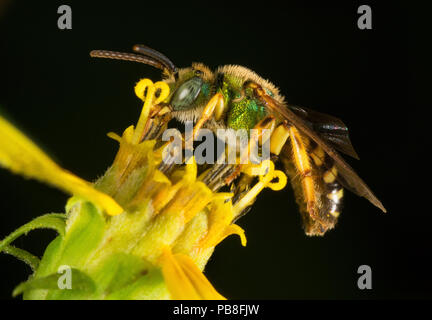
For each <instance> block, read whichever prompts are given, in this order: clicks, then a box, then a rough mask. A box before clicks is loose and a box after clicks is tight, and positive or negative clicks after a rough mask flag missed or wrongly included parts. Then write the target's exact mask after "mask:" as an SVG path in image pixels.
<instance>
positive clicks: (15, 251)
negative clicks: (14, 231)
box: [3, 245, 40, 272]
mask: <svg viewBox="0 0 432 320" xmlns="http://www.w3.org/2000/svg"><path fill="white" fill-rule="evenodd" d="M3 252H4V253H6V254H10V255H11V256H14V257H15V258H17V259H19V260H21V261H23V262H25V263H26V264H28V265H29V266H30V268H31V269H32V271H33V272H35V271H36V270H37V269H38V267H39V264H40V260H39V258H38V257H36V256H34V255H32V254H31V253H29V252H27V251H25V250H23V249H20V248H16V247H14V246H10V245H8V246H4V247H3Z"/></svg>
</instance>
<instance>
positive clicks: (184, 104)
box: [171, 77, 203, 111]
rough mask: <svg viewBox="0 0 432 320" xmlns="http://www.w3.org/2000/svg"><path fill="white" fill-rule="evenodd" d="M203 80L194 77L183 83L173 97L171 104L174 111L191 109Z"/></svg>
mask: <svg viewBox="0 0 432 320" xmlns="http://www.w3.org/2000/svg"><path fill="white" fill-rule="evenodd" d="M202 85H203V80H202V79H201V78H199V77H193V78H191V79H189V80H187V81H185V82H184V83H182V84H181V85H180V86H179V87H178V88H177V90H176V91H175V92H174V95H173V96H172V98H171V106H172V108H173V109H174V111H180V110H189V109H191V108H193V103H194V102H195V100H196V99H197V98H198V95H199V93H200V92H201V87H202Z"/></svg>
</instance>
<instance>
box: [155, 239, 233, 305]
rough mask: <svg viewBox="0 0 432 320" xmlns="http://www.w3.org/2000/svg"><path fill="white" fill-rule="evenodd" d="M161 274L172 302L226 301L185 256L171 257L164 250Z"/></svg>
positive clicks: (168, 251)
mask: <svg viewBox="0 0 432 320" xmlns="http://www.w3.org/2000/svg"><path fill="white" fill-rule="evenodd" d="M162 273H163V276H164V279H165V283H166V285H167V287H168V290H169V291H170V293H171V298H172V299H174V300H226V299H225V298H224V297H223V296H222V295H220V294H219V293H218V292H217V291H216V289H215V288H214V287H213V286H212V284H211V283H210V282H209V281H208V280H207V278H206V277H205V276H204V274H203V273H202V272H201V270H200V269H199V268H198V267H197V266H196V265H195V263H194V262H193V260H192V259H191V258H189V257H188V256H187V255H184V254H175V255H173V254H172V253H171V250H170V249H169V248H165V249H164V252H163V254H162Z"/></svg>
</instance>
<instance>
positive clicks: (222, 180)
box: [0, 79, 286, 299]
mask: <svg viewBox="0 0 432 320" xmlns="http://www.w3.org/2000/svg"><path fill="white" fill-rule="evenodd" d="M135 92H136V94H137V96H138V97H139V98H140V99H142V100H143V102H144V106H143V109H142V113H141V116H140V119H139V121H138V123H137V125H136V126H135V127H134V126H130V127H128V128H127V129H126V130H125V131H124V132H123V134H122V135H121V136H119V135H117V134H114V133H109V134H108V136H109V137H111V138H112V139H114V140H116V141H117V142H118V143H119V151H118V153H117V155H116V157H115V159H114V162H113V164H112V166H111V167H110V168H109V169H108V170H107V172H106V173H105V174H104V175H103V176H102V177H101V178H100V179H98V180H97V181H96V182H95V183H90V182H87V181H84V180H82V179H80V178H78V177H77V176H75V175H73V174H72V173H70V172H68V171H66V170H64V169H62V168H61V167H59V166H58V165H57V164H55V163H54V162H53V161H52V160H51V159H50V158H49V157H48V156H47V155H46V154H45V153H44V152H43V151H41V150H40V149H39V148H38V147H37V146H36V145H34V144H33V143H32V142H31V141H30V140H29V139H28V138H26V137H25V136H24V135H23V134H22V133H21V132H19V131H18V130H17V129H16V128H14V127H13V126H12V125H11V124H9V123H8V122H7V121H6V120H4V119H3V118H0V136H1V137H2V139H1V140H0V165H1V166H3V167H5V168H6V169H9V170H11V171H13V172H15V173H17V174H21V175H24V176H25V177H28V178H34V179H37V180H39V181H42V182H46V183H49V184H51V185H53V186H56V187H58V188H60V189H62V190H64V191H65V192H67V193H69V194H71V195H72V197H71V198H70V199H69V201H68V203H67V205H66V212H65V214H50V215H44V216H41V217H38V218H36V219H35V220H33V221H32V222H30V223H28V224H27V225H24V226H23V227H21V228H19V229H17V230H16V231H15V232H14V233H12V234H11V235H9V236H8V237H6V238H5V239H4V240H3V241H1V242H0V252H2V251H3V252H5V253H9V254H12V255H15V256H16V257H18V258H20V259H22V260H24V261H25V262H27V263H29V264H30V265H31V266H32V268H33V269H34V274H33V275H32V276H31V277H30V279H29V280H28V281H26V282H24V283H22V284H20V285H19V286H18V287H17V288H16V289H15V290H14V295H18V294H21V293H24V297H25V298H28V299H168V298H172V299H223V298H224V297H223V296H221V295H220V294H219V293H218V292H217V291H216V290H215V289H214V288H213V286H212V285H211V284H210V282H209V281H208V280H207V278H206V277H205V276H204V275H203V273H202V272H203V270H204V267H205V265H206V263H207V261H208V259H209V258H210V256H211V255H212V253H213V251H214V249H215V247H216V246H217V245H218V244H219V243H220V242H221V241H222V240H223V239H225V238H226V237H227V236H229V235H232V234H237V235H238V236H239V237H240V240H241V244H242V245H243V246H245V245H246V237H245V233H244V231H243V229H242V228H241V227H239V226H238V225H236V224H235V223H234V221H235V220H236V219H237V218H238V217H239V216H240V215H241V214H242V213H243V212H244V211H245V210H246V209H247V208H248V207H249V206H250V205H251V204H252V203H253V202H254V200H255V198H256V196H257V195H258V194H259V192H260V191H261V190H262V189H263V188H265V187H269V188H271V189H273V190H279V189H281V188H283V187H284V186H285V184H286V177H285V175H284V174H283V173H282V172H281V171H278V170H275V168H274V164H273V162H272V161H270V160H265V161H263V162H262V163H260V164H249V163H248V164H241V165H224V164H217V165H216V164H215V165H213V166H209V167H206V168H200V167H199V166H198V165H197V163H196V162H195V160H194V158H193V157H192V158H190V159H188V161H186V162H185V163H182V164H175V163H168V164H167V163H166V162H164V161H163V154H164V152H165V151H166V148H167V147H168V145H169V142H168V143H166V142H164V141H162V140H161V139H160V133H161V132H162V131H163V130H164V129H165V128H166V126H167V123H168V121H169V114H168V113H167V112H166V110H164V108H163V104H161V102H163V101H164V100H165V99H166V98H167V97H168V95H169V88H168V86H167V85H166V84H165V83H163V82H157V83H155V84H153V82H152V81H150V80H148V79H144V80H141V81H140V82H139V83H138V84H137V85H136V87H135ZM161 105H162V106H161ZM201 124H202V123H201ZM177 152H178V150H177ZM240 173H242V174H243V176H242V179H241V180H240V181H239V183H238V185H237V186H236V188H237V189H236V190H231V191H232V192H222V191H221V190H222V189H221V188H222V187H223V186H225V185H229V183H230V181H232V179H233V177H237V176H238V175H239V174H240ZM254 176H259V179H258V182H257V183H256V184H255V185H254V186H253V187H249V186H250V183H251V181H252V180H253V179H254ZM274 179H277V182H273V180H274ZM35 228H53V229H55V230H57V231H58V233H59V235H58V237H57V238H56V239H54V240H53V241H52V242H51V243H50V245H49V246H48V247H47V249H46V251H45V254H44V256H43V257H42V259H41V260H40V261H39V259H38V258H37V257H35V256H33V255H31V254H30V253H28V252H25V251H24V250H21V249H18V248H15V247H13V246H12V245H11V243H12V241H14V240H15V239H16V238H17V237H19V236H20V235H22V234H24V233H27V232H28V231H30V230H32V229H35ZM64 266H66V267H68V268H70V270H71V274H72V279H73V280H72V289H71V290H62V289H61V288H60V287H59V284H58V283H59V273H58V271H59V269H60V268H64Z"/></svg>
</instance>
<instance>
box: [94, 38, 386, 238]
mask: <svg viewBox="0 0 432 320" xmlns="http://www.w3.org/2000/svg"><path fill="white" fill-rule="evenodd" d="M133 50H134V51H135V53H123V52H115V51H107V50H93V51H91V52H90V55H91V56H92V57H98V58H111V59H118V60H127V61H135V62H140V63H144V64H147V65H151V66H153V67H156V68H158V69H161V70H162V72H163V73H162V76H163V81H164V82H166V83H167V84H168V85H169V87H170V89H171V90H170V96H169V97H168V99H167V105H168V106H169V108H170V110H171V113H172V116H173V117H175V118H176V119H178V120H180V121H183V122H184V121H194V122H197V123H199V124H200V125H203V124H205V127H208V128H213V129H215V128H231V129H246V130H248V131H249V129H252V128H254V127H256V126H257V125H258V124H259V123H262V122H263V120H264V119H269V118H271V119H274V121H275V122H276V129H275V130H274V131H273V135H272V139H271V143H272V144H273V145H272V146H271V151H272V153H274V154H275V155H277V156H279V158H280V159H281V160H282V163H283V164H284V166H285V169H286V172H287V174H288V176H289V178H290V182H291V185H292V187H293V190H294V193H295V196H296V201H297V203H298V205H299V209H300V212H301V215H302V218H303V226H304V229H305V233H306V234H307V235H311V236H312V235H323V234H324V233H325V232H326V231H327V230H330V229H332V228H334V226H335V225H336V222H337V219H338V216H339V214H340V211H341V205H342V198H343V191H344V188H346V189H348V190H350V191H352V192H354V193H355V194H357V195H359V196H361V197H365V198H366V199H368V200H369V201H370V202H371V203H372V204H373V205H375V206H376V207H378V208H379V209H381V210H382V211H383V212H386V209H385V208H384V206H383V205H382V203H381V202H380V201H379V200H378V199H377V197H376V196H375V195H374V194H373V192H372V191H371V190H370V188H369V187H368V186H367V185H366V183H365V182H364V181H363V180H362V179H361V178H360V177H359V176H358V175H357V174H356V173H355V171H354V170H353V169H352V168H351V166H350V165H348V164H347V163H346V162H345V160H344V159H343V158H342V157H341V155H340V154H339V153H338V152H341V153H344V154H346V155H349V156H351V157H354V158H356V159H359V158H358V155H357V153H356V152H355V150H354V148H353V146H352V144H351V141H350V139H349V134H348V128H347V127H346V125H345V124H344V123H343V122H342V121H341V120H340V119H338V118H335V117H333V116H330V115H326V114H323V113H320V112H316V111H313V110H310V109H307V108H303V107H298V106H292V105H289V104H288V103H286V102H285V99H284V97H283V96H282V95H281V93H280V91H279V89H278V88H277V87H276V86H275V85H273V84H272V83H271V82H270V81H268V80H265V79H263V78H262V77H260V76H259V75H257V74H256V73H255V72H254V71H252V70H250V69H248V68H245V67H242V66H239V65H225V66H221V67H218V68H217V69H216V70H215V71H212V70H210V68H208V67H207V66H205V65H204V64H202V63H192V65H191V67H187V68H181V69H177V67H176V66H175V65H174V64H173V63H172V62H171V60H169V59H168V58H167V57H166V56H165V55H163V54H162V53H160V52H158V51H156V50H154V49H151V48H149V47H147V46H145V45H135V46H134V47H133Z"/></svg>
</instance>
